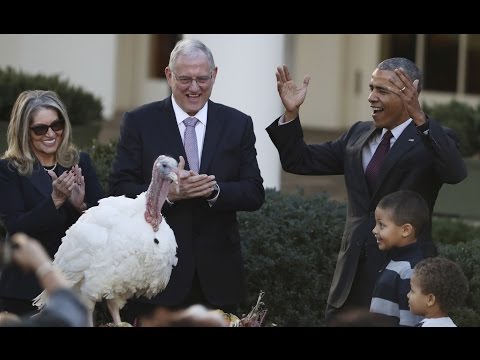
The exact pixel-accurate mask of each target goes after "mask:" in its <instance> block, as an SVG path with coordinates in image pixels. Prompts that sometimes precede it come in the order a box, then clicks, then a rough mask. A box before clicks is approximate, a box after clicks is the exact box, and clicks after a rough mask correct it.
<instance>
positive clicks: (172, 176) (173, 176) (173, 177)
mask: <svg viewBox="0 0 480 360" xmlns="http://www.w3.org/2000/svg"><path fill="white" fill-rule="evenodd" d="M168 178H169V179H170V180H172V182H174V183H175V190H176V191H177V193H178V192H180V184H179V182H178V179H179V176H178V169H172V171H171V172H170V173H169V174H168Z"/></svg>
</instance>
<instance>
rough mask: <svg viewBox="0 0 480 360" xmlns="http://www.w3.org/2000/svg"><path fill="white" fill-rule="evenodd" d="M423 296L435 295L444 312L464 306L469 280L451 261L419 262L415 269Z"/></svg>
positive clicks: (443, 259) (442, 259) (426, 260)
mask: <svg viewBox="0 0 480 360" xmlns="http://www.w3.org/2000/svg"><path fill="white" fill-rule="evenodd" d="M413 275H414V276H415V278H416V279H417V281H418V283H419V286H420V289H421V291H422V294H424V295H427V294H433V295H435V300H436V301H438V304H439V306H440V309H441V310H442V312H444V313H446V314H448V313H450V311H451V310H453V309H455V308H456V307H458V306H461V305H463V303H464V301H465V299H466V297H467V294H468V279H467V277H466V276H465V274H464V273H463V271H462V268H461V267H460V266H459V265H458V264H457V263H455V262H453V261H452V260H449V259H445V258H441V257H434V258H427V259H423V260H422V261H420V262H418V263H417V265H416V266H415V269H414V274H413Z"/></svg>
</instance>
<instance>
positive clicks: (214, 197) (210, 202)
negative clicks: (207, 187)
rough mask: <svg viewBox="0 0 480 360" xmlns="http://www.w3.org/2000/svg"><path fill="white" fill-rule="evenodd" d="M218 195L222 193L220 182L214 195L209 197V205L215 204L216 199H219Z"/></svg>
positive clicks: (215, 188) (216, 185)
mask: <svg viewBox="0 0 480 360" xmlns="http://www.w3.org/2000/svg"><path fill="white" fill-rule="evenodd" d="M218 195H220V186H218V184H215V186H214V190H213V191H212V195H210V198H208V199H207V201H208V205H210V207H211V206H213V204H215V201H217V199H218Z"/></svg>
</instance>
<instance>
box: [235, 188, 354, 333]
mask: <svg viewBox="0 0 480 360" xmlns="http://www.w3.org/2000/svg"><path fill="white" fill-rule="evenodd" d="M345 212H346V207H345V205H344V204H340V203H337V202H334V201H331V200H329V199H328V197H327V196H326V195H325V194H319V195H316V196H313V197H308V198H307V197H303V196H301V195H300V194H282V193H280V192H278V191H275V190H272V189H267V191H266V201H265V204H264V205H263V206H262V208H261V209H260V210H259V211H256V212H252V213H247V212H241V213H239V222H240V232H241V236H242V246H243V251H244V260H245V267H246V280H247V289H248V298H247V301H246V303H247V304H248V306H245V307H244V308H243V313H247V312H248V311H249V310H250V307H251V306H252V305H253V304H255V302H256V299H257V296H258V293H259V291H260V290H264V291H265V297H264V298H263V301H264V303H265V304H266V308H267V309H268V314H267V317H266V321H267V323H268V324H272V323H274V324H276V325H278V326H322V325H324V313H325V307H326V303H327V302H326V300H327V295H328V291H329V288H330V284H331V281H332V277H333V270H334V269H335V263H336V258H337V253H338V251H339V248H340V240H341V238H342V233H343V227H344V224H345Z"/></svg>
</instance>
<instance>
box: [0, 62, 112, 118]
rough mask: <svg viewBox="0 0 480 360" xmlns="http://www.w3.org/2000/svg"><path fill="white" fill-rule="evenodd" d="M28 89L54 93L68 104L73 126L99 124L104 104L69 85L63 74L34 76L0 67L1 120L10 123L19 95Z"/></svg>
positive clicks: (77, 87) (88, 93)
mask: <svg viewBox="0 0 480 360" xmlns="http://www.w3.org/2000/svg"><path fill="white" fill-rule="evenodd" d="M25 90H52V91H55V92H56V93H57V94H58V96H59V97H60V99H61V100H62V101H63V103H64V104H65V106H66V108H67V111H68V115H69V116H70V121H71V123H72V125H79V124H88V123H91V122H100V121H101V120H102V119H103V117H102V110H103V106H102V102H101V100H100V99H99V98H97V97H95V96H93V95H92V94H91V93H90V92H87V91H85V90H84V89H83V88H82V87H80V86H73V85H70V83H69V82H68V80H61V79H60V75H51V76H47V75H42V74H38V75H31V74H27V73H24V72H22V71H17V70H15V69H13V68H12V67H7V68H5V69H1V68H0V121H6V122H9V121H10V113H11V111H12V107H13V104H14V103H15V100H16V99H17V97H18V95H20V93H21V92H22V91H25Z"/></svg>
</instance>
